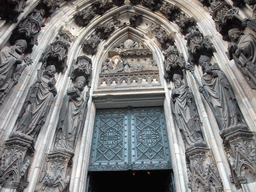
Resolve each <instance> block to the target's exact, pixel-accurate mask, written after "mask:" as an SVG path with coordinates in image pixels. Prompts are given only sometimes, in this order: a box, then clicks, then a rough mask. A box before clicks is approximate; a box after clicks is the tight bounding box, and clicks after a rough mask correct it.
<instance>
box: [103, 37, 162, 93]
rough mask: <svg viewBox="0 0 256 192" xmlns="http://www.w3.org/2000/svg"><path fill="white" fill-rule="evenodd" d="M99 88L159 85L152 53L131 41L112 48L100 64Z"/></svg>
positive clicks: (138, 43) (141, 44)
mask: <svg viewBox="0 0 256 192" xmlns="http://www.w3.org/2000/svg"><path fill="white" fill-rule="evenodd" d="M99 82H100V83H99V87H100V88H104V87H106V86H109V87H111V86H112V87H123V86H124V87H127V86H128V87H129V86H154V85H159V75H158V67H157V64H156V63H155V62H154V60H153V58H152V52H151V51H150V50H149V49H148V48H146V46H145V45H143V43H141V42H136V41H133V40H131V39H128V40H126V41H125V42H123V43H121V44H120V45H116V46H114V48H113V50H111V51H109V57H108V58H107V59H106V60H105V61H104V63H103V64H102V69H101V74H100V81H99Z"/></svg>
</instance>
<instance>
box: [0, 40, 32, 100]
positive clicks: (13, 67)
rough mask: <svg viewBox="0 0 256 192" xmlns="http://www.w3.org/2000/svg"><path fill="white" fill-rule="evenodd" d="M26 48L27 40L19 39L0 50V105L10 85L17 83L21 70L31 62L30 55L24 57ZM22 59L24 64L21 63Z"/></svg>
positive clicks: (10, 87)
mask: <svg viewBox="0 0 256 192" xmlns="http://www.w3.org/2000/svg"><path fill="white" fill-rule="evenodd" d="M26 48H27V42H26V41H25V40H23V39H20V40H17V41H16V43H15V45H13V46H11V47H4V48H3V49H2V50H1V51H0V105H1V104H2V103H3V101H4V99H5V97H6V96H7V94H8V93H9V92H10V90H11V89H12V87H13V86H14V85H16V84H17V83H18V80H19V77H20V75H21V73H22V72H23V70H24V69H25V68H26V67H27V66H28V65H30V64H31V63H32V60H31V58H30V57H24V52H25V50H26ZM22 61H24V62H25V64H21V63H22Z"/></svg>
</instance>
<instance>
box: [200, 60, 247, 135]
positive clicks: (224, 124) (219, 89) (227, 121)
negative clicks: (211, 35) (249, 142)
mask: <svg viewBox="0 0 256 192" xmlns="http://www.w3.org/2000/svg"><path fill="white" fill-rule="evenodd" d="M210 60H211V58H210V57H208V56H205V55H202V56H201V57H200V59H199V64H200V65H201V66H202V70H203V73H204V74H203V76H202V84H203V87H200V89H199V90H200V92H201V93H204V94H205V99H206V100H207V101H208V102H209V103H210V105H211V106H212V109H213V112H214V115H215V116H216V119H217V121H218V123H219V126H220V129H221V130H222V131H223V130H225V129H227V128H235V127H237V126H238V125H241V124H243V123H242V121H243V117H242V114H241V112H240V109H239V107H238V105H237V102H236V98H235V95H234V93H233V90H232V88H231V86H230V83H229V81H228V79H227V77H226V75H225V74H224V73H223V71H221V70H220V68H219V66H218V65H217V63H215V64H214V65H212V64H211V63H210Z"/></svg>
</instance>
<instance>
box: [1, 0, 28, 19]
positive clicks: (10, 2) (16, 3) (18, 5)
mask: <svg viewBox="0 0 256 192" xmlns="http://www.w3.org/2000/svg"><path fill="white" fill-rule="evenodd" d="M26 2H27V0H1V2H0V18H1V19H2V20H6V21H7V22H11V23H16V22H17V21H18V20H17V18H18V16H19V15H20V13H21V12H23V10H24V8H25V7H26Z"/></svg>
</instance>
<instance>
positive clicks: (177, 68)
mask: <svg viewBox="0 0 256 192" xmlns="http://www.w3.org/2000/svg"><path fill="white" fill-rule="evenodd" d="M163 54H164V56H165V60H164V69H165V74H164V78H165V79H166V80H167V81H170V80H171V79H172V76H173V74H174V73H177V74H182V69H183V68H184V67H185V59H184V57H183V55H182V54H180V53H179V52H178V50H177V48H176V46H171V45H170V46H169V47H168V49H166V50H165V51H163Z"/></svg>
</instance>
